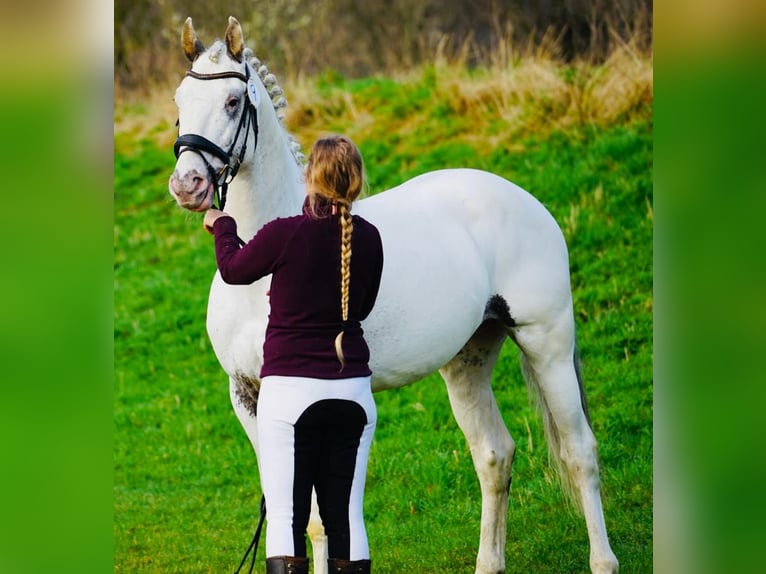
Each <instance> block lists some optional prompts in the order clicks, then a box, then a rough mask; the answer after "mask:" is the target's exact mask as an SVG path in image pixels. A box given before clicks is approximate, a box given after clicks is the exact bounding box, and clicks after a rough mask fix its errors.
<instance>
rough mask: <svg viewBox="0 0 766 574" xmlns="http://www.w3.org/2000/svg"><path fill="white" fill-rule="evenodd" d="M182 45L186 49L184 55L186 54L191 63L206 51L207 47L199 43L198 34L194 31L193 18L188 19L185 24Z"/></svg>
mask: <svg viewBox="0 0 766 574" xmlns="http://www.w3.org/2000/svg"><path fill="white" fill-rule="evenodd" d="M181 44H182V45H183V47H184V54H186V57H187V58H189V61H190V62H194V60H196V59H197V57H198V56H199V55H200V54H201V53H202V52H204V51H205V46H203V45H202V42H200V41H199V38H197V33H196V32H195V31H194V26H192V19H191V18H187V19H186V22H184V29H183V31H182V32H181Z"/></svg>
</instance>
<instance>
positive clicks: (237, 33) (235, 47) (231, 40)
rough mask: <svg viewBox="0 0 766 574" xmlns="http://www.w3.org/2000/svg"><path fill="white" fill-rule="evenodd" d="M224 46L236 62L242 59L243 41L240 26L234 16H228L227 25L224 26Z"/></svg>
mask: <svg viewBox="0 0 766 574" xmlns="http://www.w3.org/2000/svg"><path fill="white" fill-rule="evenodd" d="M226 48H227V49H228V50H229V55H230V56H231V57H232V58H234V59H235V60H236V61H237V62H241V61H242V51H243V50H244V49H245V41H244V40H243V39H242V26H241V25H240V23H239V22H238V21H237V19H236V18H235V17H234V16H229V26H228V27H227V28H226Z"/></svg>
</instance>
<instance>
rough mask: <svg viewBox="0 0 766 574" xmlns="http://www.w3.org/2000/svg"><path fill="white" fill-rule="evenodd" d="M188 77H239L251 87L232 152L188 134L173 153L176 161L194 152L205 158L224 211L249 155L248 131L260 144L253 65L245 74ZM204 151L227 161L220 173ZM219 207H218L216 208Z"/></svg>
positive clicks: (198, 78) (233, 73) (255, 142)
mask: <svg viewBox="0 0 766 574" xmlns="http://www.w3.org/2000/svg"><path fill="white" fill-rule="evenodd" d="M186 75H187V76H189V77H191V78H194V79H197V80H220V79H224V78H236V79H238V80H242V81H243V82H244V83H245V84H246V85H247V90H246V91H247V101H246V103H245V104H244V105H243V108H242V116H241V117H240V119H239V126H238V127H237V133H236V134H235V135H234V140H233V141H232V142H231V145H230V146H229V150H228V151H224V150H223V149H222V148H221V147H219V146H218V145H217V144H215V143H213V142H211V141H210V140H209V139H207V138H205V137H203V136H200V135H197V134H184V135H180V136H178V138H177V139H176V141H175V143H174V144H173V153H175V156H176V159H178V157H179V156H180V155H181V154H182V153H183V152H185V151H191V152H194V153H196V154H197V155H199V156H200V157H201V158H202V161H203V162H205V165H206V166H207V170H208V174H209V176H210V181H212V182H213V183H214V185H215V194H216V196H217V197H218V205H219V206H220V207H219V208H218V209H220V210H221V211H223V208H224V206H225V205H226V194H227V192H228V189H229V184H230V183H231V182H232V180H233V179H234V177H235V176H236V175H237V172H238V171H239V168H240V166H241V165H242V161H243V160H244V159H245V153H246V152H247V132H248V130H249V129H250V126H252V128H253V137H254V146H257V145H258V112H257V109H256V105H257V102H258V92H257V90H256V89H255V86H254V85H253V84H252V81H253V80H252V79H251V76H250V66H249V65H247V63H246V64H245V73H244V74H241V73H239V72H218V73H215V74H200V73H199V72H195V71H194V70H189V71H188V72H186ZM243 130H244V134H245V136H244V140H243V142H242V147H241V149H240V150H239V156H238V157H234V156H232V154H233V153H234V148H235V147H236V145H237V142H238V141H239V136H240V134H242V132H243ZM202 152H207V153H209V154H211V155H214V156H215V157H217V158H218V159H219V160H221V162H223V167H222V168H221V169H219V170H218V171H216V170H215V169H213V166H212V165H210V162H209V161H208V160H207V158H206V157H205V155H204V154H203V153H202ZM214 207H215V205H214Z"/></svg>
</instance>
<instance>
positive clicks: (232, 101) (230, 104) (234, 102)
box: [226, 96, 239, 112]
mask: <svg viewBox="0 0 766 574" xmlns="http://www.w3.org/2000/svg"><path fill="white" fill-rule="evenodd" d="M238 107H239V98H238V97H236V96H231V97H230V98H229V99H228V100H226V111H227V112H234V111H236V110H237V108H238Z"/></svg>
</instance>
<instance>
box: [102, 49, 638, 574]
mask: <svg viewBox="0 0 766 574" xmlns="http://www.w3.org/2000/svg"><path fill="white" fill-rule="evenodd" d="M620 58H622V59H619V58H616V59H615V60H613V61H610V62H607V64H606V65H605V66H601V67H599V68H598V69H592V70H591V69H586V68H583V67H577V66H571V67H561V66H557V65H554V63H551V62H547V61H542V62H534V63H530V64H525V63H516V64H515V65H507V66H504V67H503V68H502V70H501V71H499V70H484V71H481V70H479V71H471V72H469V71H467V70H465V69H462V68H460V67H455V66H449V65H447V64H444V63H442V64H438V63H437V65H434V66H430V67H426V68H424V69H422V70H418V71H416V72H415V73H412V74H410V75H408V76H406V77H402V78H397V79H391V78H369V79H365V80H355V81H347V80H344V79H343V78H341V77H337V76H335V75H333V74H327V75H325V76H322V77H320V78H314V79H310V80H303V81H302V82H296V85H295V89H294V91H291V89H290V85H289V84H288V83H285V85H284V86H283V87H284V88H285V91H286V95H287V97H288V100H290V102H291V103H290V106H289V107H288V116H287V120H286V121H287V125H288V127H289V129H290V131H291V132H292V133H293V134H294V135H295V136H296V137H297V139H298V140H299V141H301V143H302V144H303V146H304V148H307V147H308V145H309V144H310V143H311V141H313V138H314V137H315V136H316V135H317V134H318V133H320V132H323V131H336V132H342V133H346V134H348V135H350V136H351V137H352V138H353V139H354V140H355V141H356V142H357V143H358V144H359V146H360V148H361V150H362V153H363V154H364V156H365V161H366V165H367V168H368V172H369V180H370V184H371V189H372V192H378V191H381V190H384V189H386V188H388V187H391V186H393V185H396V184H397V183H400V182H401V181H403V180H405V179H407V178H409V177H411V176H413V175H416V174H418V173H422V172H424V171H428V170H431V169H436V168H441V167H477V168H483V169H487V170H490V171H493V172H495V173H498V174H500V175H502V176H504V177H506V178H508V179H510V180H512V181H514V182H516V183H518V184H519V185H521V186H522V187H524V188H526V189H527V190H529V191H530V192H531V193H533V194H534V195H535V196H537V197H538V198H539V199H540V200H541V201H542V202H543V203H544V204H545V205H546V206H547V207H548V209H549V210H550V211H551V212H552V213H553V215H554V217H555V218H556V219H557V220H558V222H559V223H560V225H561V227H562V229H563V230H564V233H565V236H566V238H567V241H568V244H569V247H570V263H571V271H572V286H573V292H574V302H575V313H576V320H577V327H578V339H579V346H580V351H581V355H582V360H583V367H584V375H585V384H586V390H587V393H588V398H589V404H590V412H591V417H592V421H593V428H594V431H595V434H596V437H597V439H598V440H599V443H600V459H601V467H602V484H603V492H604V504H605V512H606V520H607V528H608V530H609V535H610V541H611V542H612V546H613V549H614V551H615V553H616V554H617V556H618V558H619V559H620V562H621V572H622V573H623V574H630V573H635V574H639V573H640V574H645V573H647V572H651V571H652V525H653V521H652V491H653V487H652V394H653V390H652V387H653V380H652V312H653V298H652V229H653V207H652V206H653V195H652V138H653V123H652V95H651V93H652V88H651V62H649V63H648V69H649V72H648V73H649V80H647V79H646V77H642V74H643V75H644V76H645V75H646V74H647V71H646V69H647V68H646V66H647V62H646V61H643V62H642V61H640V60H636V59H631V58H630V57H628V56H626V55H625V54H623V55H621V56H620ZM642 65H643V67H641V66H642ZM637 67H638V68H637ZM621 78H622V79H621ZM642 78H643V79H642ZM171 96H172V88H171V89H169V90H168V91H167V92H165V93H163V94H162V95H161V97H160V98H159V99H157V100H156V101H155V100H152V101H148V102H127V101H124V102H120V103H119V104H118V108H117V109H116V110H115V112H116V116H115V117H116V122H117V123H116V129H115V226H114V253H115V255H114V328H115V333H114V336H115V341H114V343H115V347H114V348H115V360H114V364H115V393H114V395H115V404H114V444H115V450H114V469H115V470H114V514H115V520H114V544H115V571H116V572H124V573H128V572H162V573H167V572H179V573H180V572H189V573H191V572H195V573H198V572H226V571H233V570H234V568H235V567H236V565H237V564H238V562H239V559H240V557H241V554H242V552H243V551H244V549H245V548H246V546H247V544H248V542H249V540H250V537H251V536H252V530H253V528H254V526H255V521H256V519H257V513H258V501H259V499H260V494H261V493H260V486H259V482H258V474H257V469H256V462H255V457H254V455H253V453H252V449H251V447H250V445H249V443H248V441H247V439H246V437H245V434H244V432H243V431H242V430H241V428H240V426H239V423H238V421H237V420H236V418H235V416H234V414H233V412H232V410H231V406H230V404H229V401H228V382H227V379H226V376H225V374H224V373H223V371H222V370H221V369H220V367H219V366H218V364H217V362H216V359H215V357H214V355H213V352H212V350H211V348H210V345H209V343H208V341H207V336H206V334H205V312H206V302H207V292H208V287H209V283H210V279H211V277H212V274H213V272H214V270H215V262H214V257H213V251H212V241H211V238H210V236H209V235H207V234H206V233H204V232H203V231H202V229H201V216H199V215H194V214H190V213H187V212H184V211H181V210H180V209H178V208H177V207H176V206H175V205H174V203H173V202H172V200H171V199H170V197H169V195H168V193H167V179H168V177H169V175H170V172H171V170H172V166H173V164H174V159H173V154H172V150H171V144H172V140H173V138H174V137H175V133H174V128H173V122H174V120H175V115H174V114H175V112H174V109H173V107H172V103H170V99H171ZM618 96H619V97H618ZM157 102H161V103H157ZM517 355H518V354H517V351H516V349H515V348H514V347H513V345H512V343H510V342H509V343H507V344H506V346H505V348H504V349H503V352H502V355H501V358H500V362H499V365H498V368H497V369H496V372H495V375H494V379H493V387H494V389H495V394H496V397H497V401H498V404H499V406H500V410H501V412H502V413H503V416H504V419H505V422H506V424H507V426H508V428H509V430H510V432H511V434H512V435H513V437H514V439H515V440H516V443H517V454H516V462H515V466H514V475H513V485H512V488H511V504H510V508H509V511H508V524H509V528H508V538H507V548H506V562H507V572H508V573H509V574H529V573H535V574H538V573H580V572H587V571H588V544H587V534H586V531H585V526H584V522H583V520H582V518H581V517H580V516H579V515H578V514H577V513H576V512H575V511H573V510H572V509H571V508H570V507H569V505H568V504H567V502H566V501H565V500H564V498H563V496H562V493H561V490H560V488H559V486H558V484H557V481H556V478H555V474H554V472H553V471H552V469H550V468H549V467H548V464H547V452H546V447H545V442H544V438H543V433H542V427H541V423H540V419H539V417H538V415H537V414H536V412H535V411H534V409H533V408H532V407H531V406H530V404H529V401H528V399H527V397H526V391H525V387H524V383H523V381H522V379H521V375H520V372H519V367H518V356H517ZM376 402H377V404H378V410H379V424H378V432H377V434H376V437H375V442H374V444H373V449H372V454H371V461H370V466H369V473H368V489H367V495H366V507H365V510H366V517H367V527H368V534H369V538H370V544H371V549H372V555H373V562H374V569H375V571H376V572H379V573H381V574H385V573H400V572H424V573H426V572H432V573H437V572H450V573H452V572H454V573H460V572H464V573H469V572H473V567H474V563H475V556H476V551H477V547H478V537H479V515H480V494H479V488H478V481H477V479H476V477H475V474H474V470H473V466H472V463H471V459H470V454H469V452H468V449H467V446H466V443H465V440H464V439H463V437H462V434H461V433H460V431H459V429H458V428H457V425H456V423H455V421H454V420H453V418H452V415H451V412H450V408H449V404H448V400H447V396H446V391H445V389H444V386H443V384H442V383H441V380H440V379H439V377H438V375H432V376H430V377H428V378H426V379H424V380H422V381H420V382H418V383H416V384H414V385H411V386H409V387H406V388H403V389H399V390H395V391H388V392H385V393H379V394H377V395H376ZM262 558H263V548H262V547H261V550H260V551H259V556H258V559H259V561H260V560H262Z"/></svg>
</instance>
